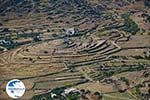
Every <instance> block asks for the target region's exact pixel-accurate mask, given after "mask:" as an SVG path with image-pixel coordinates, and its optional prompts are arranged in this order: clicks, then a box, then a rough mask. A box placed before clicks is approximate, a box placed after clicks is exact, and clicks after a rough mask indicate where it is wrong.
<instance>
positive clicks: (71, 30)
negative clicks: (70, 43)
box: [65, 27, 77, 36]
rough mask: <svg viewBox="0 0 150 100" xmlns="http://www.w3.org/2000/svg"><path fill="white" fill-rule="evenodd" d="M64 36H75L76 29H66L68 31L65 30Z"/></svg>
mask: <svg viewBox="0 0 150 100" xmlns="http://www.w3.org/2000/svg"><path fill="white" fill-rule="evenodd" d="M65 31H66V32H65V34H66V35H67V36H73V35H75V34H76V32H77V29H76V28H74V27H73V28H68V29H65Z"/></svg>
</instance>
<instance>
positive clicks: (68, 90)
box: [64, 88, 80, 94]
mask: <svg viewBox="0 0 150 100" xmlns="http://www.w3.org/2000/svg"><path fill="white" fill-rule="evenodd" d="M64 93H65V94H69V93H80V91H79V90H77V89H76V88H68V89H65V90H64Z"/></svg>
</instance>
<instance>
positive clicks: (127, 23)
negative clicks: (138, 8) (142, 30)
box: [122, 14, 139, 35]
mask: <svg viewBox="0 0 150 100" xmlns="http://www.w3.org/2000/svg"><path fill="white" fill-rule="evenodd" d="M122 17H123V19H124V28H123V30H124V31H125V32H129V33H132V34H133V35H135V34H136V32H137V31H139V28H138V25H137V24H136V23H135V22H134V21H133V20H132V19H131V18H130V15H129V14H124V15H123V16H122Z"/></svg>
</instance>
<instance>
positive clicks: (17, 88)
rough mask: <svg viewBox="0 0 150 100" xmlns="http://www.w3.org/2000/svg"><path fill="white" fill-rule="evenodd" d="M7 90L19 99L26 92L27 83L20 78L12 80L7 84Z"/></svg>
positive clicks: (12, 96) (14, 97)
mask: <svg viewBox="0 0 150 100" xmlns="http://www.w3.org/2000/svg"><path fill="white" fill-rule="evenodd" d="M6 92H7V94H8V95H9V96H10V97H11V98H13V99H18V98H20V97H22V96H23V94H24V93H25V85H24V84H23V82H22V81H20V80H18V79H13V80H10V81H9V82H8V83H7V85H6Z"/></svg>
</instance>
